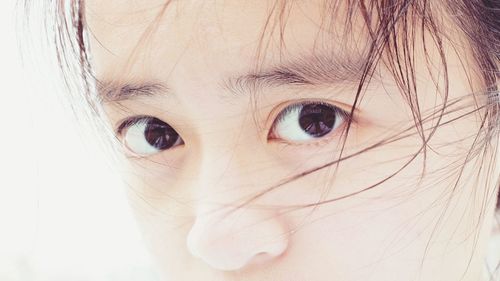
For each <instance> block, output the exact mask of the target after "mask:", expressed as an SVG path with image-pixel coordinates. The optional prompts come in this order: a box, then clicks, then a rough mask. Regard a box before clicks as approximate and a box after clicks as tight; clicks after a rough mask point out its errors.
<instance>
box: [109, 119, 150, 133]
mask: <svg viewBox="0 0 500 281" xmlns="http://www.w3.org/2000/svg"><path fill="white" fill-rule="evenodd" d="M153 118H154V117H152V116H149V115H135V116H131V117H126V118H124V119H121V120H120V121H118V122H116V125H115V128H116V130H115V132H116V134H117V135H119V136H121V135H122V134H123V130H125V129H127V128H129V127H130V126H133V125H135V124H137V123H139V122H147V121H148V120H151V119H153Z"/></svg>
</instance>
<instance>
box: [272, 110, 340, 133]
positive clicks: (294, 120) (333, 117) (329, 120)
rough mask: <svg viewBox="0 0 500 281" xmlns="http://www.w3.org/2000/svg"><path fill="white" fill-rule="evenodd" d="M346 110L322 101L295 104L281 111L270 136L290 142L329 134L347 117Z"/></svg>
mask: <svg viewBox="0 0 500 281" xmlns="http://www.w3.org/2000/svg"><path fill="white" fill-rule="evenodd" d="M347 116H348V113H347V112H345V111H344V110H342V109H340V108H338V107H336V106H333V105H330V104H327V103H320V102H308V103H299V104H293V105H290V106H288V107H286V108H285V109H284V110H283V111H281V112H280V113H279V115H278V117H277V118H276V120H275V121H274V124H273V127H272V130H271V133H270V136H271V137H272V138H273V139H282V140H285V141H288V142H304V141H309V140H312V139H317V138H321V137H324V136H326V135H328V134H329V133H330V132H332V131H334V130H335V129H336V128H338V127H339V126H341V125H342V124H343V123H344V122H345V120H346V119H347Z"/></svg>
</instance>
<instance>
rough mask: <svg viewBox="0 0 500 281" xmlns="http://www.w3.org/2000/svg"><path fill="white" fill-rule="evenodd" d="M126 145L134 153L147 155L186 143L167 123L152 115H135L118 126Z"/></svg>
mask: <svg viewBox="0 0 500 281" xmlns="http://www.w3.org/2000/svg"><path fill="white" fill-rule="evenodd" d="M118 134H120V135H121V138H122V142H123V144H124V146H125V147H126V148H127V150H129V151H130V152H132V153H133V154H136V155H140V156H146V155H151V154H155V153H158V152H160V151H162V150H167V149H170V148H172V147H174V146H177V145H181V144H184V142H183V140H182V138H181V137H180V136H179V134H178V133H177V132H176V131H175V130H174V129H173V128H172V127H171V126H170V125H168V124H167V123H165V122H163V121H161V120H160V119H158V118H155V117H150V116H142V117H133V118H130V119H128V120H126V121H124V122H123V123H122V124H121V125H120V126H119V128H118Z"/></svg>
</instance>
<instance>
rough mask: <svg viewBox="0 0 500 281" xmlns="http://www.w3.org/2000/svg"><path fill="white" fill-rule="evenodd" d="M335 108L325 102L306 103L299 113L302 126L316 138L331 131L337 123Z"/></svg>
mask: <svg viewBox="0 0 500 281" xmlns="http://www.w3.org/2000/svg"><path fill="white" fill-rule="evenodd" d="M335 113H336V111H335V109H334V108H333V107H332V106H328V105H324V104H309V105H304V106H303V107H302V110H301V111H300V115H299V124H300V127H301V128H302V129H303V130H304V131H305V132H307V133H308V134H310V135H311V136H313V137H315V138H319V137H322V136H324V135H326V134H328V133H330V132H331V131H332V129H333V126H334V125H335Z"/></svg>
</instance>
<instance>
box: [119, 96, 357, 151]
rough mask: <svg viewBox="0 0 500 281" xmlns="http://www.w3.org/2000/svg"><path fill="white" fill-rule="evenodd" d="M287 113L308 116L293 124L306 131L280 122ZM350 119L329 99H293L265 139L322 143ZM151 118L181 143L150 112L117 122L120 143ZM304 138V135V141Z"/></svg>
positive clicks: (168, 127)
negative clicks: (293, 137)
mask: <svg viewBox="0 0 500 281" xmlns="http://www.w3.org/2000/svg"><path fill="white" fill-rule="evenodd" d="M306 107H309V108H307V109H309V113H308V114H309V115H301V114H302V112H303V111H304V110H305V108H306ZM306 111H307V110H306ZM326 111H331V112H326ZM332 114H333V115H332ZM290 115H295V117H299V118H305V119H306V120H308V122H309V123H307V122H305V124H304V122H302V123H301V121H300V119H298V120H297V121H298V122H296V124H292V125H293V126H297V125H299V127H301V128H299V130H302V131H307V132H306V133H304V132H297V130H295V132H294V130H293V128H292V129H290V125H289V126H288V127H287V126H285V125H283V123H286V121H287V120H286V119H287V117H288V116H290ZM310 115H312V117H308V116H310ZM314 117H316V118H314ZM318 118H326V121H327V122H328V123H331V124H327V122H319V121H318ZM332 119H333V123H332ZM351 119H352V118H351V114H350V113H349V112H347V111H345V110H343V109H341V108H339V107H338V106H335V105H333V104H331V103H328V102H323V101H300V102H295V103H291V104H288V105H286V106H285V107H284V108H283V109H281V110H280V111H279V113H278V115H276V116H275V117H274V118H273V119H272V120H273V121H272V125H271V126H270V128H269V132H268V135H267V139H268V140H269V141H273V142H278V143H281V144H286V145H308V146H309V145H315V146H321V145H324V144H326V143H329V142H330V141H331V140H332V138H334V136H338V135H339V134H341V133H342V132H343V131H344V129H345V125H346V124H348V123H351ZM337 120H340V121H339V122H342V124H340V125H338V124H337V123H338V122H337ZM151 121H158V122H161V124H160V125H158V124H156V125H155V127H156V128H159V127H161V129H162V130H168V132H169V133H171V134H172V133H173V132H175V134H176V135H177V138H178V140H180V141H176V142H175V144H177V145H179V144H184V142H183V140H182V138H181V137H180V135H179V134H178V133H177V132H176V131H175V129H173V128H172V127H170V125H169V124H167V123H165V122H163V121H162V120H160V119H158V118H155V117H153V116H148V115H138V116H133V117H129V118H127V119H125V120H124V121H122V122H121V123H119V126H118V128H117V129H116V133H117V135H118V137H119V138H120V139H121V141H122V143H123V145H124V146H126V147H127V144H126V139H125V137H126V133H127V130H129V129H130V128H131V127H133V126H135V125H138V124H141V125H142V126H148V125H151V124H150V122H151ZM323 121H325V120H323ZM312 122H316V123H314V124H313V123H312ZM288 123H290V122H288ZM292 123H293V122H292ZM303 125H304V126H305V128H303V127H302V126H303ZM306 125H307V126H306ZM321 125H322V126H321ZM327 125H328V126H327ZM336 125H337V126H336ZM330 127H331V128H330ZM342 127H343V128H342ZM325 128H326V129H327V131H328V132H326V133H322V132H319V133H318V131H317V130H318V129H323V130H324V129H325ZM144 130H145V129H144ZM276 130H281V131H283V130H284V131H287V132H286V133H287V134H292V135H293V134H295V137H296V138H298V139H301V138H302V139H301V140H299V141H287V140H285V139H284V137H283V136H279V133H277V132H276ZM281 133H282V134H283V132H281ZM315 133H316V134H317V136H314V134H315ZM308 134H312V135H313V136H311V135H308ZM306 135H307V136H306ZM174 137H175V135H174ZM144 138H145V137H144ZM169 138H170V136H169V137H168V138H167V139H169ZM304 138H307V139H306V141H304ZM313 139H314V140H313ZM311 140H313V141H311ZM164 142H165V141H163V142H160V141H159V142H156V141H155V143H154V145H157V144H158V143H163V144H164ZM148 143H149V144H150V145H151V146H153V144H151V143H150V142H149V141H148ZM177 145H176V146H177ZM127 148H128V150H129V152H131V153H132V154H136V155H138V156H141V154H137V153H135V152H134V151H131V150H132V149H130V147H127ZM154 148H156V147H154ZM172 148H175V146H170V147H168V148H165V149H162V150H170V149H172ZM162 150H158V151H157V152H160V151H162ZM149 152H151V151H149ZM149 152H148V153H149ZM153 153H154V152H153ZM153 153H149V154H153ZM149 154H148V155H149ZM142 156H146V155H142Z"/></svg>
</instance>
